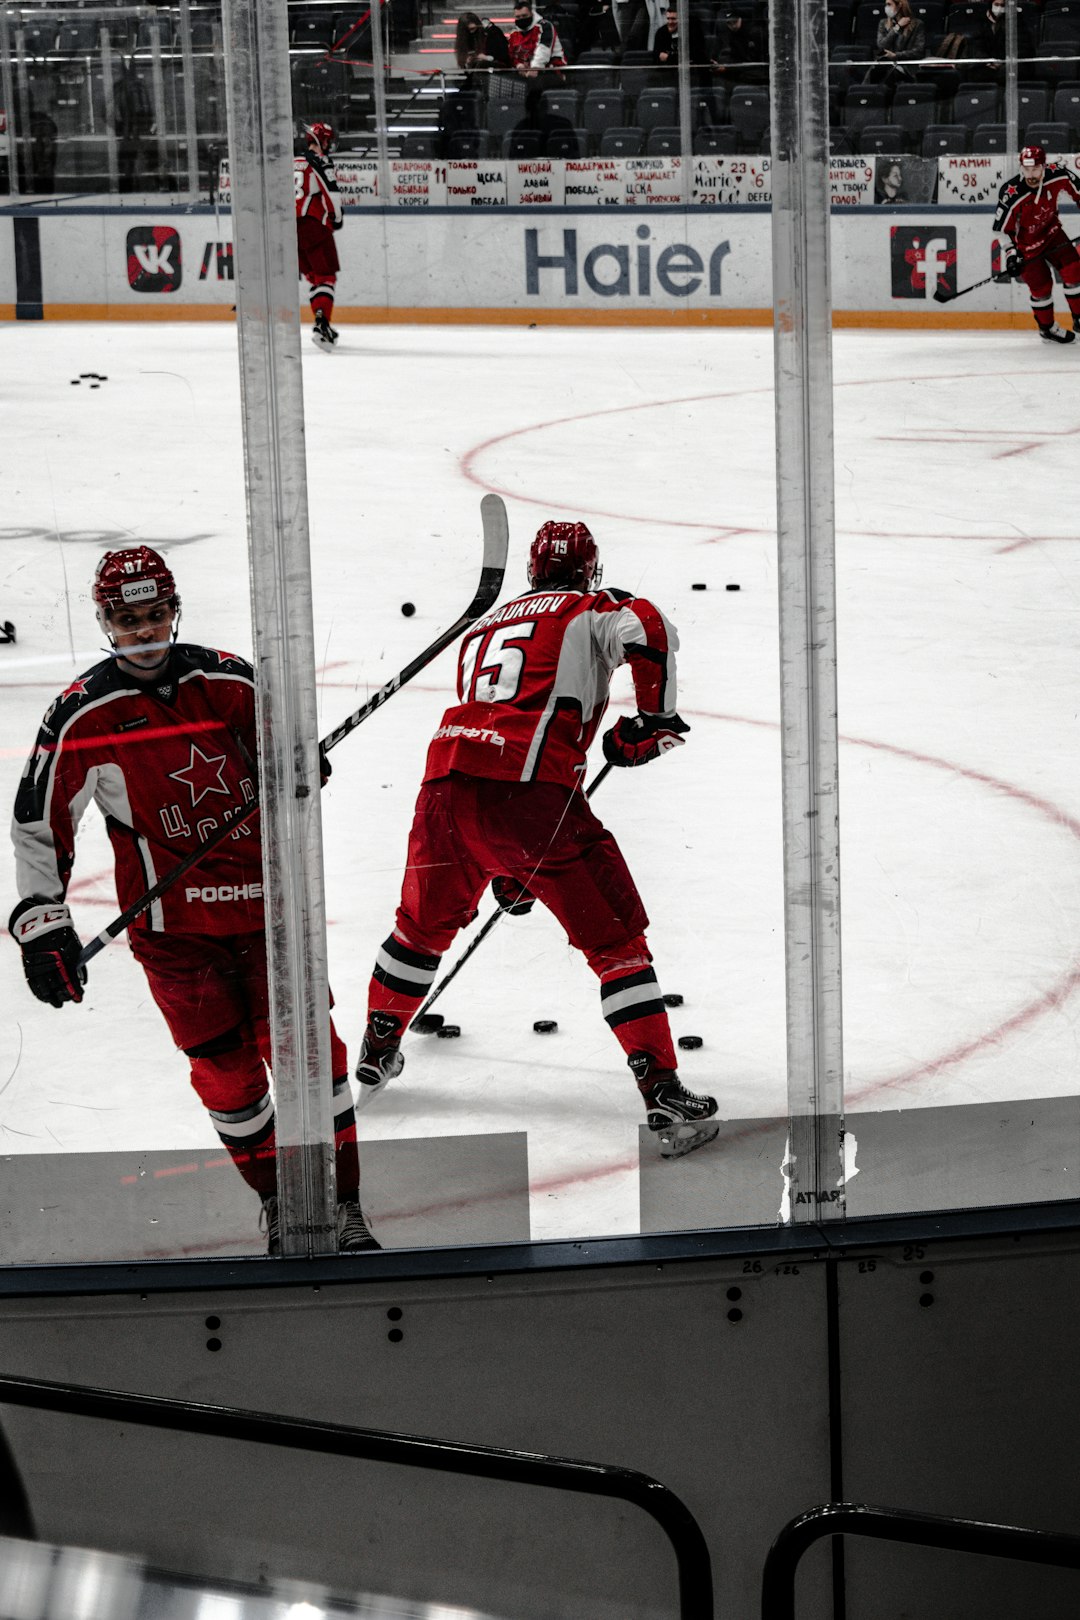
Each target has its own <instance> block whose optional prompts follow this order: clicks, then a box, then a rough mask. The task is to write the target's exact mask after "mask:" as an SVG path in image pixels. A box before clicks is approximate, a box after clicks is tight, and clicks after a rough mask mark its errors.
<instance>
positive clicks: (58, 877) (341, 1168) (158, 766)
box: [8, 546, 379, 1254]
mask: <svg viewBox="0 0 1080 1620" xmlns="http://www.w3.org/2000/svg"><path fill="white" fill-rule="evenodd" d="M93 596H94V602H95V605H96V607H97V617H98V623H99V624H100V625H101V628H102V630H103V631H104V632H105V635H106V636H107V637H108V639H109V643H110V645H111V647H112V653H111V655H110V657H108V658H106V659H105V660H104V661H103V662H101V663H99V664H95V665H94V667H93V669H90V670H87V672H86V673H85V674H84V675H81V676H80V677H79V678H78V680H74V681H72V683H71V685H70V686H69V687H68V688H67V689H66V691H64V692H62V693H61V694H60V696H59V697H58V698H57V699H56V701H55V702H54V703H53V704H52V706H51V707H50V709H49V710H48V712H47V713H46V715H45V719H44V721H43V722H42V725H41V730H40V731H39V733H38V739H37V744H36V746H35V748H34V752H33V753H32V755H31V756H30V759H29V761H28V762H27V765H26V769H25V770H24V772H23V775H22V781H21V783H20V785H19V790H18V795H17V797H16V800H15V818H14V821H13V823H12V841H13V843H14V845H15V876H16V884H17V888H18V893H19V896H20V899H19V903H18V905H17V906H16V907H15V910H14V911H13V912H12V914H11V920H10V923H9V925H8V926H9V928H10V930H11V933H12V935H13V936H14V938H15V940H16V943H17V944H18V945H19V948H20V949H21V951H22V957H23V967H24V969H25V972H26V978H27V982H28V984H29V986H30V989H31V990H32V991H33V992H34V995H35V996H37V998H38V1000H39V1001H45V1002H48V1003H49V1004H50V1005H51V1006H53V1007H62V1006H63V1005H64V1003H65V1002H68V1001H81V1000H82V996H83V985H84V984H85V983H86V969H85V968H84V967H82V966H80V962H79V955H80V951H81V949H82V946H81V943H80V940H79V937H78V935H77V934H76V932H75V929H74V927H73V925H72V920H71V912H70V911H69V909H68V907H67V904H66V901H65V896H66V894H67V887H68V882H69V880H70V877H71V870H72V865H73V863H74V859H75V834H76V831H77V829H78V825H79V820H80V818H81V816H82V814H83V811H84V810H85V809H86V807H87V805H88V804H89V803H90V801H91V799H93V800H94V802H95V803H96V804H97V807H98V809H99V810H100V811H101V813H102V815H103V816H104V818H105V825H106V827H107V829H108V833H109V839H110V842H111V843H112V848H113V859H114V862H115V874H116V892H117V896H118V898H119V901H120V906H121V909H122V910H126V909H127V907H128V906H130V905H132V904H133V903H134V902H135V901H136V900H137V899H138V898H139V897H140V896H141V895H143V894H145V892H146V890H147V889H149V888H151V887H152V886H153V885H154V883H156V881H157V880H158V878H160V877H163V876H164V875H165V873H166V872H168V871H170V869H171V868H172V867H174V866H176V865H177V864H178V862H179V861H181V860H182V859H183V857H184V856H185V855H187V854H189V853H190V852H191V851H192V850H194V849H197V848H198V846H199V845H200V844H201V843H203V842H204V841H205V839H206V838H207V837H208V836H209V835H210V834H211V833H212V832H213V831H214V830H215V829H216V828H217V826H218V825H219V823H220V822H221V820H222V819H223V818H224V817H227V816H228V815H230V814H232V813H234V812H236V811H238V810H240V809H241V808H242V807H243V806H244V805H246V804H250V803H251V801H252V800H253V799H254V798H255V796H256V792H257V789H258V770H257V766H256V764H255V757H256V740H255V683H254V672H253V670H252V668H251V665H250V664H249V663H247V662H246V660H245V659H243V658H237V657H235V656H234V655H233V654H231V653H224V652H214V651H212V650H211V649H210V648H208V647H199V646H195V645H193V644H191V643H187V642H177V640H176V634H177V630H178V628H179V623H180V597H179V596H178V594H177V590H176V582H175V580H174V578H173V575H172V573H171V571H170V569H169V567H168V565H167V563H166V562H165V560H164V558H163V557H161V556H160V555H159V554H158V553H157V552H156V551H152V550H151V549H150V547H149V546H133V547H130V548H128V549H126V550H123V551H109V552H106V554H105V556H104V557H103V558H102V559H101V561H100V563H99V564H98V566H97V570H96V573H95V575H94V587H93ZM128 944H129V945H130V947H131V950H132V953H133V955H134V956H135V959H136V960H137V961H138V963H139V965H140V966H141V967H142V969H143V972H144V973H145V974H146V978H147V982H148V984H149V986H150V993H151V995H152V996H153V998H154V1000H155V1001H156V1002H157V1005H158V1007H159V1008H160V1009H161V1012H162V1015H163V1016H164V1019H165V1022H166V1024H167V1025H168V1026H169V1032H170V1034H171V1035H172V1037H173V1040H174V1041H175V1042H176V1044H177V1046H178V1047H180V1049H181V1050H182V1051H183V1052H184V1054H185V1056H186V1057H187V1058H188V1060H189V1062H190V1064H191V1083H192V1085H193V1086H194V1088H195V1090H196V1092H197V1093H198V1095H199V1098H200V1099H201V1101H202V1102H203V1103H204V1104H205V1106H206V1108H207V1109H208V1111H209V1114H210V1118H211V1120H212V1121H213V1125H214V1129H215V1130H216V1131H217V1133H218V1135H219V1136H220V1138H221V1140H222V1142H223V1143H224V1144H225V1147H226V1148H227V1150H228V1152H229V1154H230V1156H231V1157H232V1160H233V1163H234V1164H235V1165H236V1168H237V1169H238V1170H239V1172H240V1174H241V1175H242V1176H243V1178H244V1180H245V1181H246V1182H247V1183H248V1185H249V1186H250V1187H251V1188H252V1189H253V1190H254V1191H255V1192H256V1193H257V1194H258V1195H259V1197H260V1199H261V1200H262V1203H263V1206H264V1211H265V1221H266V1227H267V1232H268V1238H269V1251H270V1253H271V1254H274V1253H276V1252H278V1209H277V1197H276V1186H277V1171H276V1163H275V1142H274V1103H273V1097H272V1095H271V1090H270V1085H269V1080H268V1076H267V1068H268V1066H269V1063H270V1028H269V1000H268V989H267V978H266V938H265V934H264V932H263V899H262V850H261V844H260V839H259V832H258V825H257V821H256V820H251V821H248V822H246V823H245V824H244V825H243V826H241V827H238V828H237V829H236V831H235V833H234V834H233V836H232V838H231V839H226V840H225V841H224V842H223V843H221V844H219V845H218V847H217V848H216V849H214V850H212V851H211V852H210V853H209V854H208V855H207V856H206V859H205V861H203V862H202V863H200V864H199V865H198V866H196V867H194V868H193V870H192V871H191V873H190V874H189V875H188V877H187V878H186V879H181V880H180V881H179V882H177V883H175V884H174V885H173V886H172V888H171V889H168V890H166V892H165V893H164V894H163V895H162V896H161V898H160V899H159V900H156V901H155V902H154V904H153V905H152V906H150V907H149V908H148V910H146V911H145V912H143V914H142V916H140V917H139V918H137V919H136V921H135V922H133V923H132V925H131V927H130V928H129V929H128ZM330 1046H331V1057H332V1075H333V1099H334V1100H333V1108H334V1140H335V1146H336V1162H337V1190H338V1198H339V1199H340V1203H339V1205H338V1233H339V1246H340V1248H342V1249H343V1250H356V1249H368V1248H378V1247H379V1245H378V1244H377V1243H376V1242H375V1240H374V1238H373V1237H372V1236H371V1234H370V1232H368V1230H367V1227H366V1225H365V1223H364V1218H363V1215H362V1213H361V1210H360V1204H359V1193H358V1188H359V1170H358V1166H357V1155H356V1121H355V1116H354V1113H353V1103H352V1094H351V1091H350V1088H349V1076H348V1060H347V1058H346V1055H345V1047H344V1044H343V1043H342V1041H341V1040H340V1038H339V1037H338V1035H337V1032H336V1031H335V1029H334V1027H333V1024H331V1027H330Z"/></svg>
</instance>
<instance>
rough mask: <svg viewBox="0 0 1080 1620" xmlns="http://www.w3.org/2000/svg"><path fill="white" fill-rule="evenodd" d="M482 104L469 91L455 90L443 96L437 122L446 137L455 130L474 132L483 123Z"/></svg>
mask: <svg viewBox="0 0 1080 1620" xmlns="http://www.w3.org/2000/svg"><path fill="white" fill-rule="evenodd" d="M483 115H484V114H483V103H482V102H481V100H480V97H479V96H475V95H473V94H472V93H471V91H466V90H457V91H451V92H450V94H449V95H445V96H444V97H443V100H442V106H441V107H440V109H439V122H440V124H441V125H442V127H443V129H444V130H445V131H446V132H447V134H448V135H453V134H454V132H455V130H459V129H467V130H476V129H479V128H480V125H481V123H482V121H483Z"/></svg>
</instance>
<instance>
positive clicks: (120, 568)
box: [93, 546, 180, 629]
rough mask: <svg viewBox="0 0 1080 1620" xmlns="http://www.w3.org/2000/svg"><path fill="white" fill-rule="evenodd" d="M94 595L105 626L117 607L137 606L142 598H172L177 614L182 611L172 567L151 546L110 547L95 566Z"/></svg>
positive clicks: (103, 626)
mask: <svg viewBox="0 0 1080 1620" xmlns="http://www.w3.org/2000/svg"><path fill="white" fill-rule="evenodd" d="M93 597H94V602H95V604H96V606H97V616H98V623H99V624H100V625H101V627H102V629H104V628H105V623H106V620H107V619H108V617H109V615H110V614H111V613H113V612H114V611H115V610H116V609H117V608H122V607H138V606H140V605H141V604H142V603H143V602H161V601H166V602H168V601H171V602H172V603H173V605H174V606H175V608H176V612H177V614H179V612H180V598H179V596H178V595H177V594H176V581H175V579H174V578H173V576H172V570H171V569H170V567H169V565H168V563H167V562H166V561H165V559H164V557H163V556H161V554H160V552H157V551H154V550H152V548H151V547H150V546H128V547H127V548H126V549H125V550H123V551H107V552H106V553H105V555H104V557H102V559H101V561H100V562H99V563H98V565H97V567H96V569H95V570H94V589H93Z"/></svg>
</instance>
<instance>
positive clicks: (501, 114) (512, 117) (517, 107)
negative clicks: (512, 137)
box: [486, 95, 525, 139]
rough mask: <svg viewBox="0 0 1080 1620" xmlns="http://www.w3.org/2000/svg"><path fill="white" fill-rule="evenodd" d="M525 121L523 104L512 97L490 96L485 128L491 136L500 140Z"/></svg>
mask: <svg viewBox="0 0 1080 1620" xmlns="http://www.w3.org/2000/svg"><path fill="white" fill-rule="evenodd" d="M524 120H525V103H524V102H523V101H522V100H520V99H519V97H517V96H514V97H513V98H509V97H506V96H497V95H491V96H489V97H488V103H487V120H486V122H487V127H488V129H489V130H490V131H491V133H492V135H494V136H496V137H497V138H499V139H501V138H502V136H504V135H509V133H510V131H511V130H512V129H517V128H518V127H519V125H520V124H522V123H523V122H524Z"/></svg>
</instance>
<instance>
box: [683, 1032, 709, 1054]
mask: <svg viewBox="0 0 1080 1620" xmlns="http://www.w3.org/2000/svg"><path fill="white" fill-rule="evenodd" d="M679 1045H680V1046H681V1047H682V1049H683V1051H684V1052H696V1051H697V1049H698V1047H699V1046H704V1045H705V1042H704V1041H703V1040H702V1038H701V1036H700V1035H680V1036H679Z"/></svg>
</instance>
